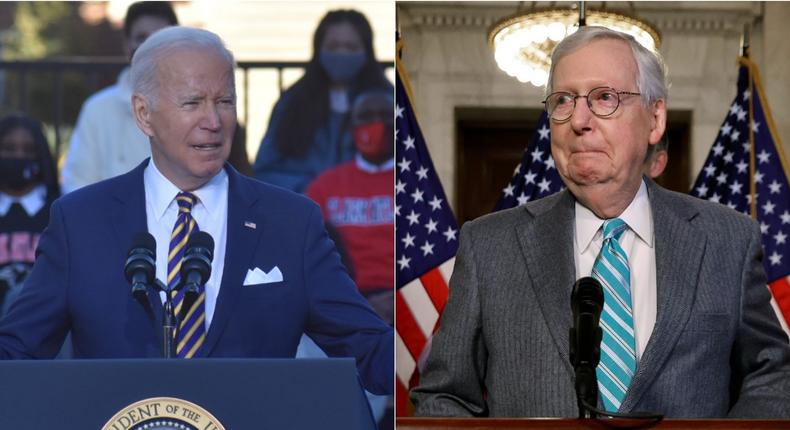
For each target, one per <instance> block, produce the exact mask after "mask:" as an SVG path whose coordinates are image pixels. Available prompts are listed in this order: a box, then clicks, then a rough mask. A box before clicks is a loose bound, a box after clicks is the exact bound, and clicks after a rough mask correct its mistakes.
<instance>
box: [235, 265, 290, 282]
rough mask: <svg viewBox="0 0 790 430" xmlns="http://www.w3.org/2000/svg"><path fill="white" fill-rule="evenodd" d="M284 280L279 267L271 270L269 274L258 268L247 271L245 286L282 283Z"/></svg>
mask: <svg viewBox="0 0 790 430" xmlns="http://www.w3.org/2000/svg"><path fill="white" fill-rule="evenodd" d="M282 280H283V274H282V272H280V268H279V267H277V266H274V267H273V268H272V270H269V273H266V272H264V271H263V270H261V269H259V268H257V267H256V268H255V269H253V270H249V269H248V270H247V276H246V277H245V278H244V285H257V284H271V283H272V282H282Z"/></svg>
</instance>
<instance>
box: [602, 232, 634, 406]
mask: <svg viewBox="0 0 790 430" xmlns="http://www.w3.org/2000/svg"><path fill="white" fill-rule="evenodd" d="M627 228H628V226H627V225H626V223H625V222H624V221H623V220H621V219H620V218H614V219H610V220H606V221H604V223H603V245H602V246H601V253H600V254H598V258H596V259H595V264H593V270H592V276H593V277H594V278H595V279H597V280H599V281H600V282H601V285H602V286H603V295H604V307H603V312H602V313H601V327H602V328H603V339H602V340H601V361H600V363H599V364H598V368H597V369H596V373H597V375H598V389H599V391H600V393H601V399H602V400H603V405H604V408H605V409H606V410H607V411H617V410H618V409H619V408H620V404H621V403H622V402H623V398H625V393H626V391H627V390H628V386H629V385H631V379H632V378H633V377H634V372H635V370H636V342H635V341H634V318H633V311H632V310H631V271H630V270H629V269H628V256H626V255H625V251H623V248H622V247H621V246H620V243H619V242H618V241H619V240H620V237H621V236H622V235H623V232H625V230H626V229H627Z"/></svg>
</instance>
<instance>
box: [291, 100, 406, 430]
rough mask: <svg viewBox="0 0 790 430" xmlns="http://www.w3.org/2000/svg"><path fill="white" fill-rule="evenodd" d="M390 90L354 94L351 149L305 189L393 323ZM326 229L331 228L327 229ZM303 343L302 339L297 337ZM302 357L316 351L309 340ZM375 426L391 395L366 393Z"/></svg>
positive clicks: (361, 284) (367, 292)
mask: <svg viewBox="0 0 790 430" xmlns="http://www.w3.org/2000/svg"><path fill="white" fill-rule="evenodd" d="M392 106H393V98H392V92H391V91H383V90H376V91H370V92H365V93H362V94H360V95H359V96H357V97H356V98H355V99H354V102H353V107H352V109H351V119H350V128H351V134H352V136H353V139H354V147H355V148H356V150H357V154H356V155H355V157H354V159H353V160H351V161H348V162H346V163H343V164H340V165H338V166H336V167H333V168H330V169H328V170H326V171H324V173H322V174H321V175H319V176H318V177H317V178H316V179H315V180H314V181H313V182H311V183H310V184H309V185H308V187H307V190H306V192H305V194H306V195H307V196H308V197H310V198H311V199H312V200H313V201H315V202H316V203H318V205H319V206H320V207H321V214H322V215H323V217H324V221H325V223H326V225H327V227H328V230H329V231H330V232H334V235H333V237H332V239H333V240H334V241H335V244H336V246H337V248H338V250H339V251H340V252H341V256H342V257H343V263H344V264H345V265H346V266H347V267H348V271H349V274H350V275H351V276H352V277H353V279H354V282H355V283H356V284H357V288H358V289H359V292H360V293H362V295H363V296H364V297H365V298H366V299H367V300H368V302H369V303H370V305H371V306H372V307H373V309H374V310H375V311H376V313H378V314H379V316H380V317H381V319H383V320H384V322H386V323H387V324H389V325H390V326H391V325H393V322H394V315H393V314H394V298H395V297H394V290H393V287H392V286H393V284H394V279H393V272H392V262H393V261H394V260H395V255H394V251H393V250H394V247H395V244H394V242H393V240H394V238H393V236H394V235H393V233H394V231H395V212H394V208H395V201H394V198H393V195H392V184H393V183H394V182H395V159H394V158H393V157H394V147H393V135H394V134H393V130H394V128H393V110H392ZM330 234H331V233H330ZM303 342H304V341H303ZM300 348H301V349H300V353H301V354H303V355H304V356H308V357H312V356H319V357H320V356H322V354H321V352H319V351H317V348H313V347H312V345H310V344H309V343H307V344H304V343H303V344H302V345H300ZM368 400H369V401H370V406H371V410H372V411H373V413H374V415H375V416H376V419H377V421H378V422H379V425H380V428H382V429H384V428H387V427H386V425H388V424H389V423H390V421H391V420H388V418H387V417H388V416H389V414H388V412H392V399H391V397H389V398H387V397H381V396H373V395H370V394H369V395H368Z"/></svg>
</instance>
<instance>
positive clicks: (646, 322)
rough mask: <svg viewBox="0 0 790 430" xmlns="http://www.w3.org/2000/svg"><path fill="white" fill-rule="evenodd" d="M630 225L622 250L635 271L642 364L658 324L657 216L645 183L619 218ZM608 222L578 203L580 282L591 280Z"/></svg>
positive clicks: (634, 303)
mask: <svg viewBox="0 0 790 430" xmlns="http://www.w3.org/2000/svg"><path fill="white" fill-rule="evenodd" d="M618 218H620V219H621V220H623V221H625V223H626V224H627V225H628V229H626V231H625V233H623V235H622V236H621V237H620V246H621V247H622V248H623V250H624V251H625V253H626V255H628V266H629V268H630V271H631V301H632V303H631V308H632V310H633V317H634V337H635V340H636V359H637V361H639V359H640V357H641V356H642V353H643V352H644V351H645V346H646V345H647V342H648V340H650V334H651V333H652V332H653V326H655V324H656V307H657V304H656V303H657V302H656V250H655V247H654V245H655V237H654V229H653V213H652V212H651V210H650V200H649V198H648V196H647V186H646V185H645V182H644V181H642V185H641V186H640V187H639V191H637V193H636V196H635V197H634V200H633V201H632V202H631V204H630V205H628V207H627V208H626V209H625V211H623V213H622V214H620V216H619V217H618ZM603 222H604V220H602V219H600V218H598V217H597V216H595V214H594V213H592V211H590V210H589V209H587V208H586V207H584V206H582V205H581V203H579V202H578V201H577V202H576V223H575V228H576V232H575V240H574V242H573V249H574V257H575V259H576V275H577V276H576V278H577V279H578V278H581V277H584V276H591V273H592V267H593V264H594V263H595V259H596V257H598V253H600V252H601V245H602V244H603V229H602V227H603Z"/></svg>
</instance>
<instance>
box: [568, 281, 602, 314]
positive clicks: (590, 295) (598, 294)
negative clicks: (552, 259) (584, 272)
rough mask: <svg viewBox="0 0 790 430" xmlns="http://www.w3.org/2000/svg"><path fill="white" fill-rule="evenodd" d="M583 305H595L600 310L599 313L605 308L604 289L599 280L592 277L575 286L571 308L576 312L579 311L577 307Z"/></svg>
mask: <svg viewBox="0 0 790 430" xmlns="http://www.w3.org/2000/svg"><path fill="white" fill-rule="evenodd" d="M582 304H584V305H593V306H595V307H596V308H597V309H598V312H600V310H601V309H602V308H603V287H601V283H600V282H599V281H598V280H597V279H595V278H593V277H591V276H587V277H584V278H581V279H579V280H578V281H576V284H575V285H574V286H573V293H572V294H571V306H572V307H574V312H576V311H578V309H575V308H576V306H580V305H582Z"/></svg>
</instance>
